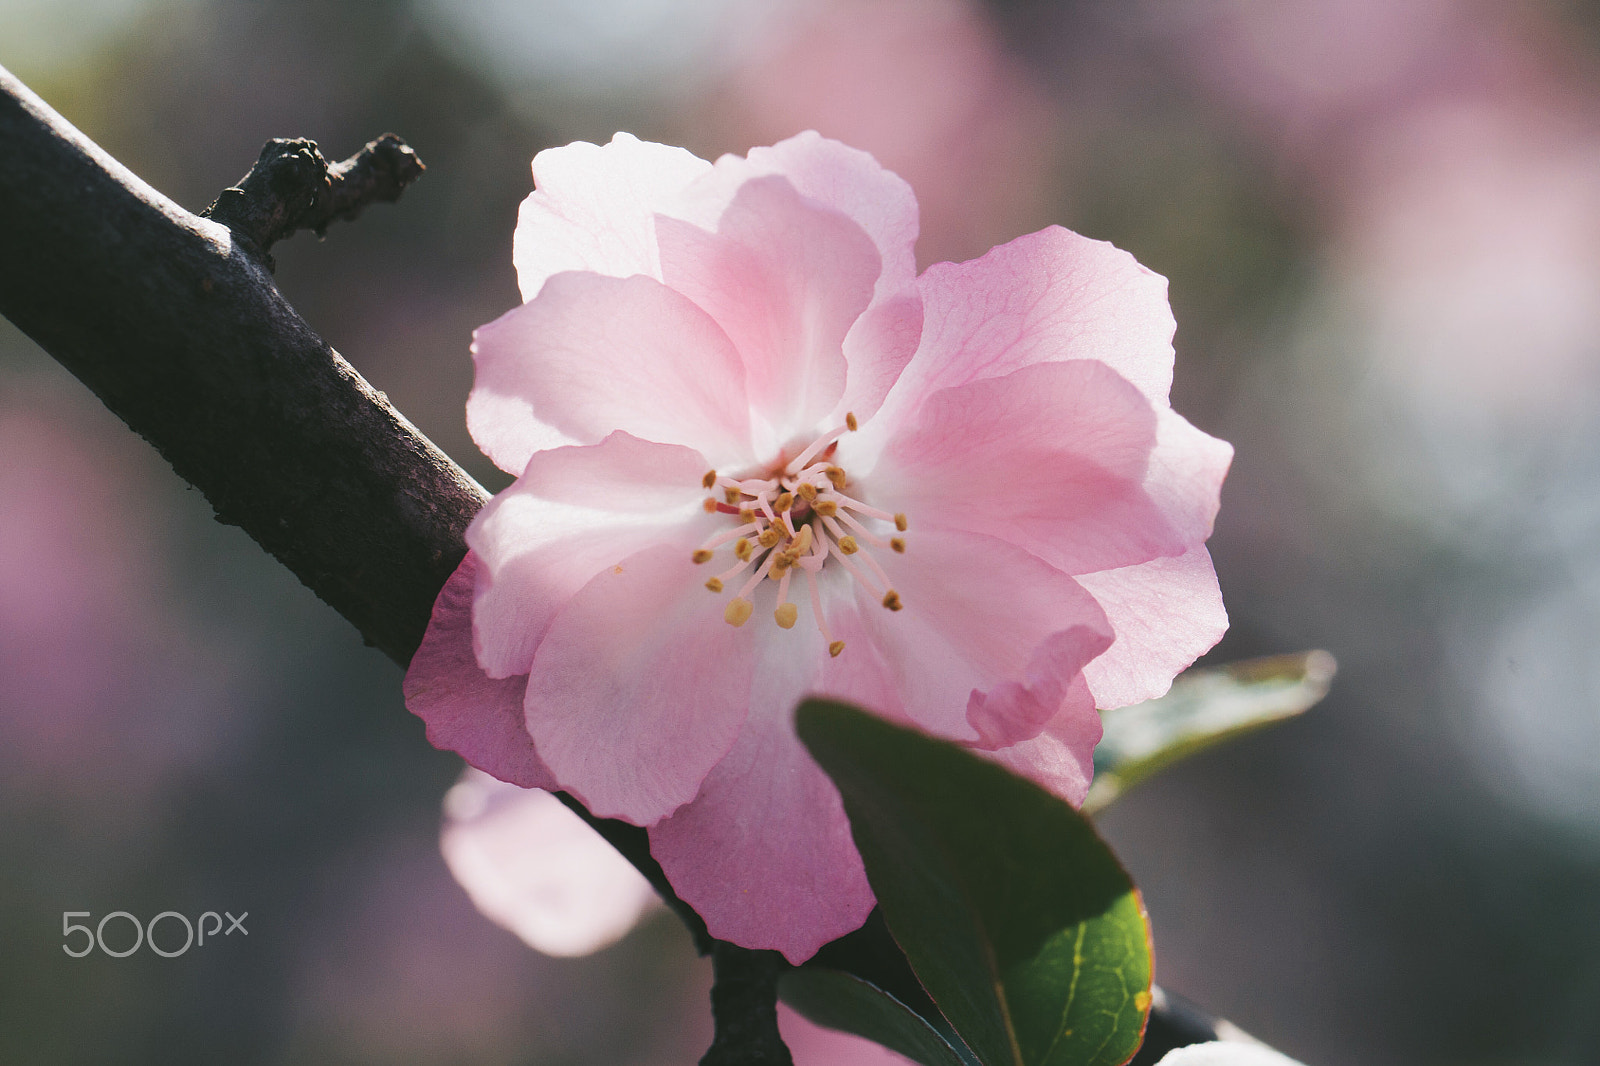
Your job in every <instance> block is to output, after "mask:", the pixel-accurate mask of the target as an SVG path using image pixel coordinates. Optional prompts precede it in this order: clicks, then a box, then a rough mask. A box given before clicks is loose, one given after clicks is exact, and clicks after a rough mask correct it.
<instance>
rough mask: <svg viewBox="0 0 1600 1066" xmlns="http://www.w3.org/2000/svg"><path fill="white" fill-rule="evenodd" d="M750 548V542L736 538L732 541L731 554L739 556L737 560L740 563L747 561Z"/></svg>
mask: <svg viewBox="0 0 1600 1066" xmlns="http://www.w3.org/2000/svg"><path fill="white" fill-rule="evenodd" d="M750 550H751V549H750V542H749V541H747V540H736V541H734V542H733V554H734V555H736V556H738V557H739V561H740V562H741V563H747V562H749V561H750Z"/></svg>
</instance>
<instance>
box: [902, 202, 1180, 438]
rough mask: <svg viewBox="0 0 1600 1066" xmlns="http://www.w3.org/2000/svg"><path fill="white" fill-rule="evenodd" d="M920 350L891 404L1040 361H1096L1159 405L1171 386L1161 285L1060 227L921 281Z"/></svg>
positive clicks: (1120, 255)
mask: <svg viewBox="0 0 1600 1066" xmlns="http://www.w3.org/2000/svg"><path fill="white" fill-rule="evenodd" d="M919 285H920V288H921V290H922V299H923V314H924V324H923V330H922V345H921V347H920V348H919V349H918V350H917V354H916V356H915V358H913V360H912V362H911V364H910V365H909V366H908V367H907V368H906V371H905V373H904V374H903V375H902V376H901V380H900V384H899V386H898V387H897V388H896V390H895V393H894V395H893V396H891V398H890V402H891V403H894V404H897V405H898V404H905V405H907V407H908V408H909V409H914V408H915V406H916V405H917V403H918V402H920V400H921V399H922V398H923V397H926V396H929V395H930V394H932V393H934V392H936V391H937V390H939V389H945V388H950V387H952V386H955V385H961V384H964V383H966V382H969V381H977V380H981V379H983V378H990V377H999V376H1002V375H1005V374H1009V373H1011V372H1012V371H1015V370H1018V369H1021V368H1022V367H1026V366H1032V365H1034V364H1036V363H1046V362H1062V361H1065V360H1072V359H1095V360H1098V361H1100V362H1103V363H1105V364H1106V365H1108V366H1110V367H1111V368H1112V369H1113V370H1115V371H1116V372H1117V373H1119V374H1121V375H1122V376H1123V377H1125V378H1127V379H1128V380H1129V381H1131V382H1132V383H1133V384H1134V385H1135V386H1137V387H1138V388H1139V390H1140V391H1142V392H1143V393H1144V394H1145V395H1146V396H1147V397H1148V398H1149V399H1150V401H1151V403H1153V404H1155V405H1156V406H1165V405H1166V401H1167V392H1168V390H1169V389H1170V388H1171V386H1172V357H1173V353H1172V334H1173V329H1174V324H1173V319H1172V309H1171V308H1170V307H1169V306H1168V304H1167V281H1166V279H1165V278H1163V277H1162V276H1161V275H1159V274H1156V273H1153V272H1152V271H1150V270H1147V269H1145V268H1144V267H1142V266H1140V265H1139V263H1138V262H1137V261H1136V260H1135V259H1134V258H1133V256H1131V255H1129V254H1128V253H1127V252H1124V251H1120V250H1119V249H1117V248H1114V247H1112V246H1111V245H1110V244H1107V243H1105V242H1103V241H1092V240H1089V239H1088V238H1087V237H1080V236H1079V235H1078V234H1076V233H1073V232H1071V231H1069V230H1065V229H1062V228H1061V227H1059V226H1051V227H1049V228H1048V229H1043V230H1040V231H1039V232H1038V233H1031V234H1029V235H1027V236H1025V237H1018V238H1017V239H1016V240H1014V241H1012V242H1011V243H1009V244H1003V245H1001V246H999V247H998V248H994V249H991V250H990V251H989V252H988V253H987V254H986V255H984V256H983V257H982V258H979V259H974V260H972V261H970V262H966V263H939V264H937V265H935V266H932V267H929V268H928V270H927V272H926V273H924V274H923V275H922V278H921V279H920V281H919Z"/></svg>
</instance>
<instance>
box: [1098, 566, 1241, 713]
mask: <svg viewBox="0 0 1600 1066" xmlns="http://www.w3.org/2000/svg"><path fill="white" fill-rule="evenodd" d="M1078 581H1079V582H1080V583H1082V585H1083V587H1084V588H1086V589H1088V590H1089V592H1090V593H1091V594H1092V595H1093V596H1094V598H1095V599H1096V600H1097V601H1099V603H1100V606H1101V607H1103V608H1104V609H1105V612H1106V616H1107V617H1108V618H1110V619H1111V624H1112V626H1113V627H1114V628H1115V629H1116V633H1117V639H1116V642H1115V643H1114V644H1112V645H1111V647H1110V649H1109V650H1108V651H1107V652H1106V653H1105V654H1104V655H1102V656H1100V657H1099V658H1098V659H1096V660H1095V661H1094V662H1092V663H1090V664H1089V665H1088V666H1087V667H1086V668H1085V669H1084V675H1085V676H1086V677H1087V678H1088V680H1089V687H1090V688H1091V689H1092V690H1093V691H1094V697H1095V703H1096V704H1097V705H1098V706H1100V707H1102V708H1110V707H1123V706H1126V705H1128V704H1130V703H1139V702H1141V701H1143V700H1151V699H1155V698H1156V697H1157V696H1161V695H1165V694H1166V691H1167V689H1169V688H1170V687H1171V686H1172V679H1173V678H1174V677H1175V676H1177V674H1178V673H1180V672H1181V671H1183V670H1184V669H1185V668H1186V667H1188V665H1189V664H1190V663H1192V662H1194V661H1195V660H1196V659H1197V658H1199V657H1200V656H1201V655H1203V654H1204V653H1205V652H1206V651H1207V650H1208V649H1210V647H1211V646H1212V645H1213V644H1215V643H1216V642H1217V641H1219V640H1221V639H1222V634H1223V633H1225V632H1227V629H1228V612H1227V611H1226V610H1224V609H1223V606H1222V592H1221V590H1220V589H1218V588H1217V574H1216V571H1215V570H1213V569H1212V567H1211V555H1210V554H1209V553H1208V552H1207V551H1206V549H1205V548H1204V547H1203V546H1200V545H1197V546H1195V547H1194V548H1191V549H1190V550H1189V551H1187V552H1185V553H1184V554H1183V555H1179V556H1175V557H1172V558H1167V559H1152V560H1151V561H1150V562H1148V563H1142V564H1140V565H1138V566H1126V567H1123V568H1121V569H1119V570H1107V571H1103V572H1102V573H1098V574H1083V575H1080V576H1079V578H1078Z"/></svg>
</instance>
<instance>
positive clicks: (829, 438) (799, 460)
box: [783, 415, 856, 474]
mask: <svg viewBox="0 0 1600 1066" xmlns="http://www.w3.org/2000/svg"><path fill="white" fill-rule="evenodd" d="M855 420H856V416H855V415H846V416H845V424H844V426H840V427H839V428H837V429H835V430H832V431H831V432H828V433H824V434H823V435H822V436H820V437H818V438H817V439H816V440H814V441H812V442H811V447H809V448H807V449H806V450H805V451H803V452H801V453H800V454H799V455H797V456H795V457H794V458H793V459H791V460H789V465H788V466H785V467H784V468H783V469H784V470H785V471H787V472H788V473H790V474H798V473H799V472H800V471H802V470H804V469H805V468H806V464H807V463H809V462H811V459H812V457H813V456H815V455H816V454H817V453H818V452H820V451H821V450H822V449H824V448H826V447H827V446H828V445H830V444H832V443H833V442H834V441H836V440H838V439H839V438H840V437H842V436H844V431H845V428H846V427H849V428H850V429H855V428H856V427H855Z"/></svg>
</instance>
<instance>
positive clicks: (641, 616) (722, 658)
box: [525, 546, 754, 825]
mask: <svg viewBox="0 0 1600 1066" xmlns="http://www.w3.org/2000/svg"><path fill="white" fill-rule="evenodd" d="M704 580H705V574H704V572H703V571H702V570H701V568H699V567H697V566H695V565H694V564H693V563H692V562H690V560H689V555H688V553H687V552H684V551H682V550H680V549H679V548H677V547H671V546H665V547H656V548H649V549H646V550H645V551H642V552H639V553H638V554H636V555H632V556H630V557H628V558H627V559H624V560H623V561H622V562H620V563H618V564H617V565H616V566H614V567H612V568H610V569H608V570H603V571H601V572H600V574H598V575H597V576H596V577H595V578H594V579H593V580H592V581H590V582H589V583H588V584H587V585H585V586H584V587H583V589H582V590H581V591H580V592H579V593H578V594H577V595H576V596H573V597H572V599H570V600H569V601H568V602H567V604H566V605H565V606H564V607H563V608H562V609H561V611H560V612H559V613H558V614H557V615H556V617H555V620H554V621H553V622H552V623H551V625H550V629H549V631H548V632H547V633H546V634H545V637H544V640H543V641H541V642H540V644H539V648H538V651H537V652H536V653H535V654H534V658H533V669H532V671H531V673H530V675H529V678H528V695H527V703H526V705H525V710H526V712H527V723H528V732H529V734H530V735H531V736H532V737H533V740H534V744H535V745H536V746H537V747H538V749H539V754H540V755H541V756H542V757H543V758H544V761H545V764H546V765H547V766H549V767H550V770H551V772H552V773H554V774H555V776H556V780H558V781H560V782H561V784H562V786H563V787H564V788H566V789H567V791H569V792H571V793H573V794H574V795H576V796H577V797H578V798H579V799H581V800H582V801H583V802H584V804H585V806H587V807H588V808H589V810H591V811H593V812H594V813H595V814H597V815H600V816H601V817H605V818H623V819H626V820H627V821H630V822H633V823H634V824H636V825H649V824H651V823H654V822H656V821H657V820H659V819H661V818H662V817H664V816H666V815H667V814H669V813H671V812H672V811H673V810H675V809H676V808H678V807H679V806H681V805H682V804H684V803H687V802H689V800H691V799H693V798H694V795H695V793H696V792H697V791H699V788H700V783H701V782H702V781H703V780H704V779H705V776H706V774H707V772H708V771H710V769H711V768H712V766H714V765H716V763H717V761H718V760H719V759H721V758H722V757H723V755H724V754H726V753H727V751H728V749H729V748H730V747H732V746H733V742H734V738H735V737H736V736H737V735H738V733H739V727H740V726H741V724H742V723H743V722H744V719H745V714H746V709H747V707H748V705H749V693H750V679H751V671H752V667H753V664H754V651H753V645H752V642H751V641H750V639H749V637H750V634H749V633H747V632H741V631H740V630H738V629H735V628H733V627H732V626H730V625H728V624H727V623H726V622H724V621H723V618H722V603H721V601H719V600H718V599H717V598H716V597H714V596H712V595H711V594H710V593H708V592H707V591H706V590H705V589H704V588H702V587H701V583H702V582H703V581H704Z"/></svg>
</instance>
